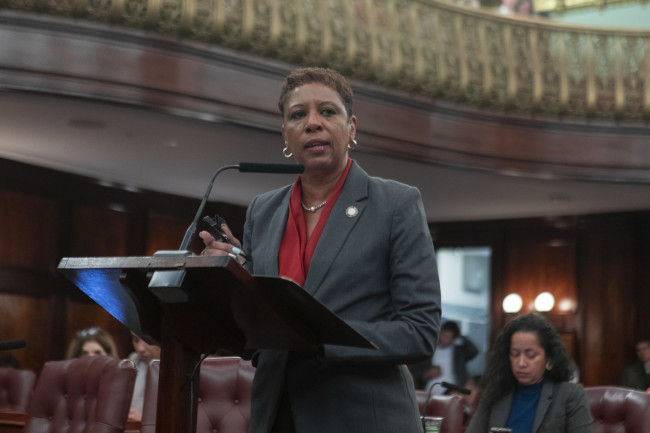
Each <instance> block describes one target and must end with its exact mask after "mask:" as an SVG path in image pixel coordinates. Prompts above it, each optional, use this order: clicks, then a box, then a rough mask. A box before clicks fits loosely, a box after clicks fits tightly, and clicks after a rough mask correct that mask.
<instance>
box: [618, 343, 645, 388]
mask: <svg viewBox="0 0 650 433" xmlns="http://www.w3.org/2000/svg"><path fill="white" fill-rule="evenodd" d="M636 354H637V357H638V358H639V359H638V360H637V361H636V362H635V363H634V364H632V365H630V366H628V367H627V368H625V370H623V374H622V375H621V380H620V383H619V384H620V385H621V386H622V387H624V388H632V389H637V390H641V391H648V392H650V340H641V341H639V342H638V343H637V344H636Z"/></svg>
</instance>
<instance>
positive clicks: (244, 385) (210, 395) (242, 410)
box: [140, 356, 255, 433]
mask: <svg viewBox="0 0 650 433" xmlns="http://www.w3.org/2000/svg"><path fill="white" fill-rule="evenodd" d="M159 372H160V361H159V360H153V361H151V363H150V364H149V368H148V370H147V385H146V388H145V395H144V407H143V408H142V424H141V430H140V432H141V433H155V430H156V408H157V407H156V405H157V396H158V375H159ZM254 374H255V368H254V367H253V366H252V365H251V363H250V362H249V361H244V360H243V359H241V358H239V357H231V356H228V357H214V358H206V359H205V360H203V362H202V363H201V369H200V378H199V403H198V407H197V420H196V432H197V433H213V432H217V431H218V432H225V433H246V432H247V431H248V425H249V423H250V411H251V385H252V383H253V376H254Z"/></svg>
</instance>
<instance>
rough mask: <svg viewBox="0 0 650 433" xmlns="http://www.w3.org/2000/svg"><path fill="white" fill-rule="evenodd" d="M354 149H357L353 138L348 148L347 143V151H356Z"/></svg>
mask: <svg viewBox="0 0 650 433" xmlns="http://www.w3.org/2000/svg"><path fill="white" fill-rule="evenodd" d="M356 148H357V140H355V139H354V138H353V139H352V146H350V143H348V149H350V150H354V149H356Z"/></svg>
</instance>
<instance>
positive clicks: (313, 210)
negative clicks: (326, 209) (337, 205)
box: [300, 200, 327, 212]
mask: <svg viewBox="0 0 650 433" xmlns="http://www.w3.org/2000/svg"><path fill="white" fill-rule="evenodd" d="M325 203H327V200H325V201H324V202H322V203H321V204H319V205H317V206H311V207H307V206H305V202H303V201H302V200H300V204H301V205H302V208H303V209H304V210H306V211H307V212H316V211H317V210H318V209H320V208H322V207H323V206H325Z"/></svg>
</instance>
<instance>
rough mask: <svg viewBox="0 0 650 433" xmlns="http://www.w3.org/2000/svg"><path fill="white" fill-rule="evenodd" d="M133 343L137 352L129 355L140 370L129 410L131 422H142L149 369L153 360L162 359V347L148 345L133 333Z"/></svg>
mask: <svg viewBox="0 0 650 433" xmlns="http://www.w3.org/2000/svg"><path fill="white" fill-rule="evenodd" d="M131 341H132V342H133V348H134V349H135V352H133V353H132V354H131V355H129V359H130V360H131V361H133V363H134V364H135V367H136V368H137V369H138V375H137V376H136V378H135V386H134V387H133V398H132V399H131V410H129V421H142V406H143V405H144V391H145V387H146V384H147V368H149V362H150V361H151V360H152V359H160V346H156V345H152V344H147V343H146V342H145V341H144V340H143V339H141V338H140V337H138V336H137V335H136V334H135V333H134V332H133V331H131Z"/></svg>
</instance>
